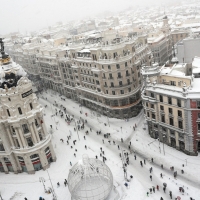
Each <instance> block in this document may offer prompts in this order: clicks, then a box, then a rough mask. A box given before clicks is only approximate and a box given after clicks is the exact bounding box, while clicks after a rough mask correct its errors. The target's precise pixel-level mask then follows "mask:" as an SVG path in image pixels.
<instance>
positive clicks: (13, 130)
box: [11, 126, 16, 135]
mask: <svg viewBox="0 0 200 200" xmlns="http://www.w3.org/2000/svg"><path fill="white" fill-rule="evenodd" d="M11 130H12V132H13V135H16V133H15V129H14V127H13V126H11Z"/></svg>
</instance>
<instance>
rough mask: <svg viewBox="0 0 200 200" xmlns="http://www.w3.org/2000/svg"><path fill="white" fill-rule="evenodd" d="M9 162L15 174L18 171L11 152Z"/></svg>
mask: <svg viewBox="0 0 200 200" xmlns="http://www.w3.org/2000/svg"><path fill="white" fill-rule="evenodd" d="M10 162H11V164H12V168H13V171H14V173H15V174H17V173H18V171H17V165H16V160H15V158H14V156H13V154H12V155H10Z"/></svg>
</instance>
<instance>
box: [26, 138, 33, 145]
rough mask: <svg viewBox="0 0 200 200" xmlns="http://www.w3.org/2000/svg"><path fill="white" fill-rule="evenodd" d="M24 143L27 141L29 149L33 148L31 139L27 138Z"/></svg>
mask: <svg viewBox="0 0 200 200" xmlns="http://www.w3.org/2000/svg"><path fill="white" fill-rule="evenodd" d="M26 141H27V144H28V146H29V147H32V146H33V142H32V139H31V138H30V137H29V138H27V139H26Z"/></svg>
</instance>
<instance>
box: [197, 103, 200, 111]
mask: <svg viewBox="0 0 200 200" xmlns="http://www.w3.org/2000/svg"><path fill="white" fill-rule="evenodd" d="M197 108H198V109H200V101H197Z"/></svg>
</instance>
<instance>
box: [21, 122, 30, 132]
mask: <svg viewBox="0 0 200 200" xmlns="http://www.w3.org/2000/svg"><path fill="white" fill-rule="evenodd" d="M22 129H23V131H24V134H26V133H29V130H28V126H27V124H22Z"/></svg>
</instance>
